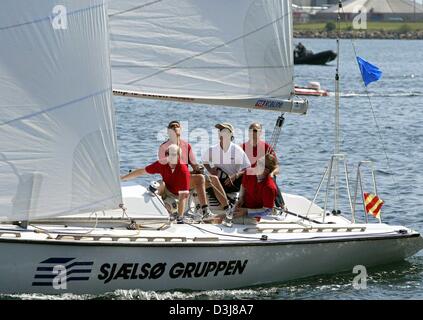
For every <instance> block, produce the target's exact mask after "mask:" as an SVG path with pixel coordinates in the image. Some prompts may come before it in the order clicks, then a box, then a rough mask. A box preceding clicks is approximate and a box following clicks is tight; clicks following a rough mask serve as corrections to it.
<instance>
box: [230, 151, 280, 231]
mask: <svg viewBox="0 0 423 320" xmlns="http://www.w3.org/2000/svg"><path fill="white" fill-rule="evenodd" d="M278 170H279V168H278V160H277V158H276V157H275V156H274V155H273V154H271V153H268V154H266V155H265V156H263V157H261V158H260V159H259V160H258V162H257V166H256V167H254V171H255V174H245V175H244V176H243V178H242V187H241V192H240V196H239V200H238V202H237V203H236V205H235V208H234V211H233V217H234V220H233V222H234V223H241V224H246V223H256V222H257V221H259V220H260V219H261V217H264V216H267V215H270V214H272V213H273V207H274V205H275V199H276V195H277V188H276V184H275V181H274V180H273V175H274V174H275V173H277V172H278Z"/></svg>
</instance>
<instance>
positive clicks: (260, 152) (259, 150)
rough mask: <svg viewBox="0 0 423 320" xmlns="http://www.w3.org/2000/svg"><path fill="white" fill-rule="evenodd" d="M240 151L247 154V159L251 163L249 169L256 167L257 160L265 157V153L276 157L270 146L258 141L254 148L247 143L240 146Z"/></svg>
mask: <svg viewBox="0 0 423 320" xmlns="http://www.w3.org/2000/svg"><path fill="white" fill-rule="evenodd" d="M241 148H242V150H244V152H245V153H246V154H247V157H248V159H249V160H250V162H251V168H254V167H255V166H256V165H257V160H258V159H260V158H261V157H263V156H265V155H266V154H267V153H271V154H273V155H275V156H276V153H275V151H274V150H273V148H272V146H271V145H270V144H268V143H267V142H264V141H259V142H258V143H257V145H256V146H255V147H253V146H252V144H250V143H249V142H244V143H243V144H241Z"/></svg>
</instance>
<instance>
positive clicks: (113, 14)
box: [109, 0, 163, 18]
mask: <svg viewBox="0 0 423 320" xmlns="http://www.w3.org/2000/svg"><path fill="white" fill-rule="evenodd" d="M110 1H113V0H110ZM162 1H163V0H156V1H151V2H148V3H145V4H142V5H139V6H136V7H133V8H130V9H126V10H123V11H118V12H116V13H112V14H109V18H111V17H114V16H117V15H120V14H124V13H128V12H131V11H135V10H138V9H142V8H145V7H148V6H150V5H153V4H156V3H158V2H162Z"/></svg>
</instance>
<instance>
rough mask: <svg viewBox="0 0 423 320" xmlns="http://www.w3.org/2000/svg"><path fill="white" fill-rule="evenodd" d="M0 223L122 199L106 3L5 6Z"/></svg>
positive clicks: (0, 32)
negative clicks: (0, 221)
mask: <svg viewBox="0 0 423 320" xmlns="http://www.w3.org/2000/svg"><path fill="white" fill-rule="evenodd" d="M1 5H2V8H1V10H0V44H1V50H0V110H1V113H0V220H2V221H15V220H33V219H37V218H42V217H43V218H44V217H51V216H59V215H63V214H70V213H80V212H91V211H97V210H104V209H111V208H117V207H118V206H119V204H120V203H121V202H122V199H121V198H122V196H121V189H120V181H119V161H118V153H117V142H116V134H115V127H114V111H113V108H112V95H111V75H110V62H109V43H108V28H107V6H106V0H66V1H57V0H42V1H16V0H2V3H1Z"/></svg>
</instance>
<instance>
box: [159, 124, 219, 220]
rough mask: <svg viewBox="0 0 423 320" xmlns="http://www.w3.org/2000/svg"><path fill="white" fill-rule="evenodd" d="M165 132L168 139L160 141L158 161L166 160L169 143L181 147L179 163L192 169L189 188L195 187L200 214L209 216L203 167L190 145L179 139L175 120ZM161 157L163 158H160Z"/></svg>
mask: <svg viewBox="0 0 423 320" xmlns="http://www.w3.org/2000/svg"><path fill="white" fill-rule="evenodd" d="M167 132H168V135H169V139H168V140H167V141H165V142H164V143H162V144H161V145H160V147H159V151H158V158H159V161H160V162H163V161H164V162H166V157H165V153H166V150H167V149H168V148H169V146H170V145H172V144H176V145H178V146H179V147H180V148H181V158H180V163H181V164H184V165H186V166H187V167H188V165H191V167H192V169H193V171H192V172H191V180H190V189H195V190H196V192H197V195H198V201H199V203H200V206H201V215H202V216H203V217H204V216H209V215H211V214H212V213H211V211H210V208H209V204H208V200H207V195H206V179H205V177H204V168H202V167H201V166H200V165H199V164H198V163H197V159H196V157H195V154H194V152H193V150H192V148H191V145H190V144H189V143H188V142H187V141H185V140H183V139H181V134H182V126H181V123H180V122H179V121H177V120H173V121H171V122H169V124H168V126H167ZM161 159H163V160H161Z"/></svg>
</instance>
